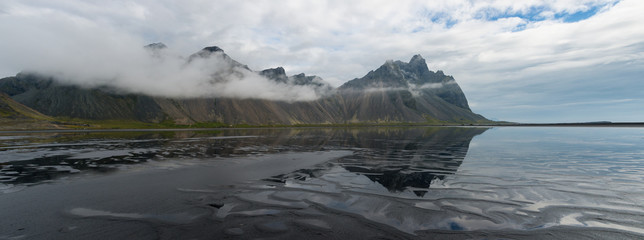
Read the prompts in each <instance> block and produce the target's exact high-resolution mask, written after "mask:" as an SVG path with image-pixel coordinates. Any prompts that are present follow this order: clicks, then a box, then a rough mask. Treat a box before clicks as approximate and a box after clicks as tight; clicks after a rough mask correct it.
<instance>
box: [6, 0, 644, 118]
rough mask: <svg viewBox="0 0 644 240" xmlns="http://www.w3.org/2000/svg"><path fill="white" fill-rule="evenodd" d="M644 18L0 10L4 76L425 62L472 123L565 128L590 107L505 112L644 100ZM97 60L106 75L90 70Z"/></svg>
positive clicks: (568, 12) (307, 7) (466, 6)
mask: <svg viewBox="0 0 644 240" xmlns="http://www.w3.org/2000/svg"><path fill="white" fill-rule="evenodd" d="M643 11H644V3H642V2H641V1H637V0H622V1H616V0H569V1H548V0H529V1H505V0H489V1H487V0H486V1H469V0H445V1H422V0H408V1H385V0H382V1H373V0H371V1H368V0H358V1H351V2H350V3H348V2H346V1H340V0H328V1H315V2H301V1H297V0H293V1H281V2H280V4H276V3H275V2H273V1H252V2H250V1H248V2H247V1H242V2H240V1H234V0H219V1H181V2H177V1H170V0H158V1H151V0H144V1H137V2H136V3H132V2H131V1H124V0H123V1H120V0H117V1H107V2H93V1H82V0H69V1H45V0H34V1H19V0H6V1H3V2H2V3H0V31H1V32H2V33H3V36H2V37H0V52H2V54H1V55H0V74H3V75H4V76H9V75H13V74H15V73H16V72H18V71H21V70H24V69H25V68H27V67H30V66H34V65H38V66H39V67H49V68H51V69H52V70H54V69H55V68H57V67H59V66H58V65H57V64H56V61H61V59H65V60H69V61H70V62H74V63H77V64H81V66H84V65H82V64H86V65H90V66H86V67H87V68H88V69H87V72H89V71H90V70H92V71H93V70H96V71H98V73H100V74H98V75H99V76H110V72H109V71H107V70H105V69H103V68H99V67H92V66H94V65H96V66H99V65H105V62H106V61H107V60H111V59H120V58H118V57H119V56H120V55H125V56H129V55H127V52H129V51H137V50H133V49H134V48H139V47H140V46H142V45H145V44H147V43H150V42H157V41H162V42H164V43H166V44H168V45H169V46H171V49H173V51H174V52H173V54H176V55H186V54H189V53H191V52H193V51H194V50H195V49H199V48H201V47H204V46H208V45H217V46H220V47H222V48H223V49H225V50H226V52H227V53H228V54H229V55H231V56H233V57H234V58H235V59H236V60H238V61H240V62H242V63H244V64H248V65H249V67H250V68H251V69H265V68H271V67H276V66H283V67H284V68H285V69H287V70H289V71H291V72H294V73H299V72H305V73H307V74H312V75H317V76H321V77H323V78H324V79H326V80H327V81H329V82H331V83H332V84H333V85H335V86H339V85H341V84H342V83H343V82H345V81H347V80H349V79H353V78H356V77H361V76H363V75H364V74H366V73H367V72H368V71H370V70H373V69H376V68H377V67H378V66H380V64H381V63H382V61H383V60H385V59H407V58H409V57H410V56H413V55H414V54H418V53H420V54H422V55H423V56H426V57H427V58H428V64H429V66H430V69H432V70H439V69H440V70H443V71H444V72H445V73H447V74H449V75H452V76H454V78H455V79H456V81H457V82H458V83H459V85H460V86H461V88H462V89H463V91H464V92H465V94H466V96H467V97H468V100H469V102H470V103H472V105H473V107H472V109H473V110H474V111H475V112H477V113H481V114H483V115H484V116H489V117H495V118H498V119H503V120H510V121H515V120H517V119H526V118H527V117H530V118H534V119H532V121H535V120H537V121H557V119H564V118H562V117H560V116H563V115H565V114H566V112H572V110H575V109H573V108H579V107H584V106H587V105H584V106H579V105H575V106H566V107H568V109H564V108H560V109H559V110H556V111H555V110H553V111H550V112H548V113H547V114H546V113H543V112H536V111H535V112H529V111H528V110H526V111H522V112H518V111H514V112H513V111H507V110H505V108H503V107H500V106H507V105H512V104H514V105H515V106H523V105H539V104H542V103H544V102H545V103H549V102H551V101H559V102H592V101H595V100H597V101H601V100H608V101H610V100H614V99H618V98H619V99H638V98H639V95H638V94H639V93H635V92H634V90H633V89H638V88H639V89H642V87H644V86H642V83H641V82H643V81H641V76H642V75H641V74H642V72H643V70H642V69H644V54H642V53H643V52H644V40H643V39H644V28H641V26H642V25H643V24H644V19H642V17H641V12H643ZM103 52H104V53H103ZM97 53H100V54H103V55H106V56H107V57H105V60H106V61H99V60H98V59H92V56H96V54H97ZM71 55H80V56H82V57H77V60H74V59H68V58H70V56H71ZM88 59H89V60H88ZM122 61H123V62H124V63H122V64H123V65H126V63H127V62H128V61H134V60H122ZM65 62H66V61H65ZM40 63H42V64H40ZM90 63H91V64H90ZM59 64H62V63H59ZM117 65H120V63H119V64H117ZM107 67H111V66H107ZM95 68H98V69H95ZM168 84H170V83H168ZM606 89H609V91H608V92H610V94H606V93H605V92H606ZM230 91H233V90H230ZM294 91H295V90H294ZM614 105H615V107H614V108H605V109H604V110H606V111H608V112H610V114H612V115H615V116H618V115H619V116H620V117H619V119H633V118H640V119H644V113H641V110H639V109H638V108H630V107H632V106H633V105H632V103H631V102H616V103H614ZM588 106H592V105H588ZM602 106H608V105H602ZM611 109H615V110H611ZM617 111H620V112H617ZM626 115H628V116H629V117H623V116H626ZM577 117H578V118H579V120H583V119H585V118H588V117H592V114H591V113H588V112H583V111H582V112H579V116H577ZM571 118H572V117H566V118H565V119H571ZM619 119H618V118H615V119H608V120H612V121H618V120H619Z"/></svg>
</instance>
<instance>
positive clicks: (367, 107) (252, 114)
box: [0, 43, 488, 125]
mask: <svg viewBox="0 0 644 240" xmlns="http://www.w3.org/2000/svg"><path fill="white" fill-rule="evenodd" d="M146 48H147V49H149V50H151V51H152V52H155V51H159V50H162V49H164V48H166V46H165V45H164V44H162V43H157V44H151V45H148V46H146ZM211 57H218V58H222V60H223V61H225V62H227V63H229V65H230V66H232V67H231V68H230V69H228V70H226V71H223V72H222V71H219V72H218V73H217V74H213V75H212V76H211V77H212V82H221V81H231V80H229V79H227V76H231V74H237V75H239V74H244V72H245V71H252V70H250V69H249V68H248V66H246V65H243V64H241V63H239V62H237V61H235V60H234V59H232V58H231V57H229V56H228V55H226V54H225V53H224V52H223V50H222V49H221V48H218V47H215V46H212V47H206V48H204V49H202V50H200V51H198V52H197V53H195V54H192V55H191V56H190V57H188V58H187V60H186V62H187V63H189V62H190V61H193V60H195V59H197V58H211ZM256 73H257V74H258V75H260V76H263V77H265V78H267V79H269V80H270V81H274V82H276V83H281V84H287V85H289V86H290V85H293V86H307V87H310V88H312V89H314V91H315V93H316V94H318V95H319V96H321V97H320V98H319V99H317V100H310V101H279V100H266V99H254V98H246V99H239V98H232V97H192V98H177V97H162V96H149V95H145V94H141V93H127V92H124V91H122V90H121V89H114V88H112V87H108V86H105V87H93V88H85V87H81V86H76V85H71V84H65V83H63V82H62V81H58V80H57V79H55V78H54V77H51V76H43V75H40V74H37V73H19V74H17V75H16V76H14V77H7V78H3V79H0V92H3V93H5V94H7V95H8V96H10V97H11V98H12V99H13V100H15V101H16V102H18V103H20V104H22V105H24V106H27V107H29V108H32V109H34V110H36V111H37V112H40V113H43V114H46V115H48V116H53V117H64V118H75V119H91V120H135V121H141V122H149V123H159V122H168V121H169V122H173V123H175V124H185V125H188V124H194V123H211V122H216V123H223V124H230V125H235V124H250V125H273V124H280V125H293V124H346V123H439V122H444V123H447V122H452V123H473V122H484V121H488V120H487V119H485V118H484V117H483V116H481V115H478V114H475V113H473V112H472V111H471V110H470V108H469V105H468V103H467V99H466V98H465V95H464V94H463V91H462V90H461V88H460V87H459V86H458V84H457V83H456V81H455V80H454V78H453V77H452V76H448V75H445V74H444V73H443V72H442V71H437V72H433V71H430V70H429V68H428V67H427V64H426V62H425V59H423V58H422V57H421V56H420V55H415V56H413V57H412V58H411V60H410V61H409V62H408V63H407V62H402V61H391V60H389V61H386V62H385V63H384V64H383V65H382V66H381V67H379V68H378V69H376V70H374V71H370V72H369V73H367V74H366V75H365V76H364V77H362V78H356V79H353V80H351V81H348V82H346V83H345V84H344V85H342V86H340V87H339V88H333V87H331V85H329V84H328V83H327V82H325V81H324V80H323V79H321V78H319V77H317V76H307V75H305V74H303V73H302V74H297V75H294V76H287V75H286V72H285V70H284V68H282V67H278V68H272V69H265V70H262V71H258V72H256Z"/></svg>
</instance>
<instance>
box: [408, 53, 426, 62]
mask: <svg viewBox="0 0 644 240" xmlns="http://www.w3.org/2000/svg"><path fill="white" fill-rule="evenodd" d="M416 63H422V64H426V63H425V59H424V58H423V56H421V55H420V54H416V55H414V56H413V57H411V60H409V64H416Z"/></svg>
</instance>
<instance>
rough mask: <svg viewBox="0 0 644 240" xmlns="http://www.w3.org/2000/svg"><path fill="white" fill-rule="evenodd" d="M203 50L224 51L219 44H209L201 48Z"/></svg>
mask: <svg viewBox="0 0 644 240" xmlns="http://www.w3.org/2000/svg"><path fill="white" fill-rule="evenodd" d="M201 51H206V52H224V50H223V49H221V48H220V47H217V46H209V47H205V48H203V49H201Z"/></svg>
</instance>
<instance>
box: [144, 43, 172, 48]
mask: <svg viewBox="0 0 644 240" xmlns="http://www.w3.org/2000/svg"><path fill="white" fill-rule="evenodd" d="M144 48H146V49H155V50H156V49H165V48H168V46H166V45H165V44H163V43H162V42H156V43H150V44H148V45H145V46H144Z"/></svg>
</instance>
